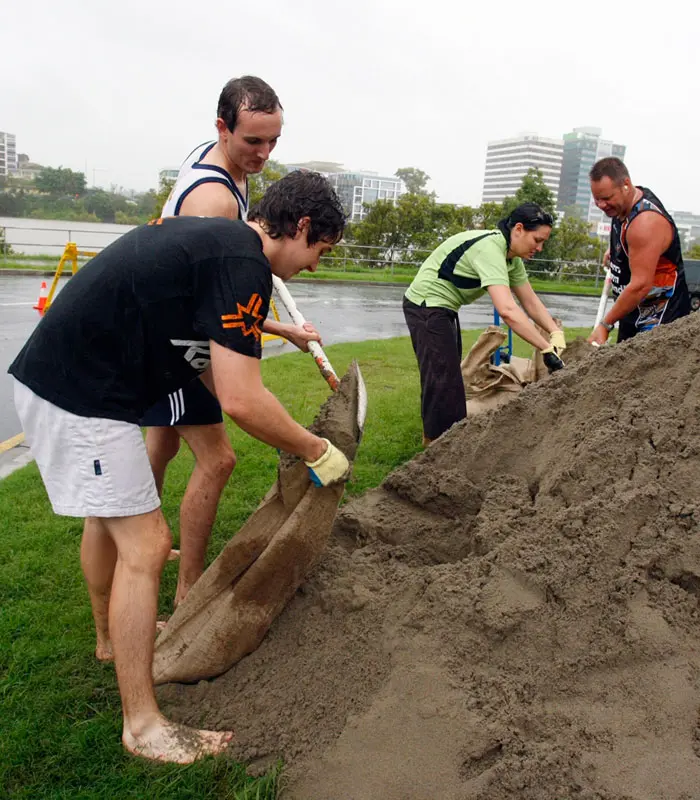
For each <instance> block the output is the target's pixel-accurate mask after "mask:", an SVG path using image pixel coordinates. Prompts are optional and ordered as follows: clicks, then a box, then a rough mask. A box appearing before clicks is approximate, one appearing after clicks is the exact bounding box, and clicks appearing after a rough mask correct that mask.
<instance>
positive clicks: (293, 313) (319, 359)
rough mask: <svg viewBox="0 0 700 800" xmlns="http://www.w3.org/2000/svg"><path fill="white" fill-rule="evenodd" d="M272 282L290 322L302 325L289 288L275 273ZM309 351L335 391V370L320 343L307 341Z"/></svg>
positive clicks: (302, 321)
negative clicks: (290, 319)
mask: <svg viewBox="0 0 700 800" xmlns="http://www.w3.org/2000/svg"><path fill="white" fill-rule="evenodd" d="M272 284H273V286H274V287H275V291H276V292H277V295H278V297H279V299H280V300H281V301H282V305H283V306H284V307H285V308H286V309H287V313H288V314H289V316H290V317H291V318H292V322H293V323H294V324H295V325H303V324H304V323H305V322H306V320H305V319H304V317H303V316H302V314H301V312H300V311H299V309H298V308H297V304H296V303H295V302H294V298H293V297H292V295H291V294H290V293H289V289H287V287H286V286H285V283H284V281H283V280H282V279H281V278H278V277H277V276H276V275H273V276H272ZM309 352H310V353H311V355H312V356H313V357H314V361H315V362H316V366H317V367H318V368H319V369H320V370H321V375H323V377H324V378H325V379H326V381H328V385H329V386H330V387H331V389H333V391H334V392H337V391H338V387H339V386H340V381H339V380H338V376H337V375H336V373H335V370H334V369H333V367H332V366H331V362H330V361H329V360H328V357H327V356H326V354H325V353H324V352H323V348H322V347H321V345H320V344H319V343H318V342H309Z"/></svg>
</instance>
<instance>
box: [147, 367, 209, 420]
mask: <svg viewBox="0 0 700 800" xmlns="http://www.w3.org/2000/svg"><path fill="white" fill-rule="evenodd" d="M222 421H223V415H222V413H221V406H220V405H219V401H218V400H217V399H216V397H214V395H213V394H212V393H211V392H210V391H209V389H207V387H206V386H205V385H204V384H203V383H202V381H200V380H199V378H195V379H194V380H193V381H192V382H191V383H188V384H187V386H183V388H182V389H178V390H177V391H176V392H172V393H171V394H169V395H168V396H167V397H164V398H163V399H162V400H159V401H158V402H157V403H156V404H155V405H152V406H151V407H150V408H149V409H148V411H147V412H146V413H145V414H144V416H143V418H142V419H141V425H142V426H143V427H144V428H161V427H162V428H168V427H171V426H173V425H215V424H216V423H217V422H222Z"/></svg>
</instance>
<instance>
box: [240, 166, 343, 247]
mask: <svg viewBox="0 0 700 800" xmlns="http://www.w3.org/2000/svg"><path fill="white" fill-rule="evenodd" d="M302 217H309V218H310V219H311V225H310V226H309V232H308V242H309V244H310V245H312V244H316V242H318V241H321V240H323V241H324V242H329V243H332V244H335V243H336V242H338V241H339V240H340V238H341V236H342V235H343V230H344V229H345V212H344V211H343V207H342V206H341V204H340V200H338V195H337V194H336V193H335V190H334V189H333V187H332V186H331V185H330V183H329V182H328V181H327V180H326V179H325V178H324V177H323V175H321V174H319V173H318V172H309V171H307V170H295V171H294V172H290V173H289V174H287V175H285V176H284V178H280V180H278V181H276V182H275V183H273V184H272V185H271V186H270V187H269V188H268V190H267V191H266V192H265V194H264V195H263V197H262V199H261V200H260V201H259V202H258V203H256V204H255V206H254V207H253V208H252V209H251V210H250V211H249V212H248V219H249V220H250V221H251V222H259V223H260V224H261V225H262V227H263V228H264V229H265V231H266V232H267V233H268V234H269V235H270V236H271V237H272V238H273V239H279V238H280V237H281V236H290V237H294V236H295V235H296V232H297V224H298V223H299V220H300V219H301V218H302Z"/></svg>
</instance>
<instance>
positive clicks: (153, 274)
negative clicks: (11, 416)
mask: <svg viewBox="0 0 700 800" xmlns="http://www.w3.org/2000/svg"><path fill="white" fill-rule="evenodd" d="M271 292H272V272H271V269H270V263H269V261H268V260H267V259H266V258H265V256H264V255H263V251H262V242H261V240H260V237H259V236H258V235H257V233H256V232H255V231H254V230H252V229H251V228H250V227H248V225H246V223H245V222H240V221H232V220H228V219H224V218H205V217H167V218H165V219H159V220H154V221H153V222H151V223H149V224H148V225H143V226H141V227H139V228H136V229H135V230H133V231H130V232H129V233H127V234H125V235H124V236H122V237H121V238H119V239H118V240H117V241H116V242H114V243H113V244H111V245H110V246H109V247H107V248H106V249H105V250H103V251H102V252H101V253H100V254H99V255H97V256H95V258H93V259H92V260H91V261H90V262H89V263H88V264H87V265H86V266H84V267H83V268H82V269H81V270H80V271H79V272H78V273H77V274H76V275H74V276H73V277H72V278H71V279H70V281H69V282H68V284H67V285H66V287H65V288H64V289H63V290H62V291H61V292H60V294H59V295H58V297H57V298H56V300H55V301H54V302H53V303H52V305H51V307H50V308H49V310H48V312H47V313H46V315H45V316H44V318H43V319H42V320H41V322H40V323H39V325H38V326H37V327H36V329H35V330H34V333H33V334H32V335H31V337H30V338H29V340H28V341H27V343H26V344H25V346H24V347H23V348H22V350H21V352H20V353H19V355H18V356H17V358H16V359H15V360H14V362H13V363H12V365H11V366H10V368H9V372H10V373H11V374H12V375H14V376H15V377H16V378H17V380H19V381H21V382H22V383H24V384H25V385H26V386H28V387H29V388H30V389H31V390H32V391H33V392H34V393H35V394H37V395H39V397H43V398H44V399H45V400H48V401H49V402H50V403H53V404H54V405H56V406H59V407H60V408H63V409H65V410H66V411H70V412H72V413H73V414H78V415H80V416H86V417H107V418H109V419H118V420H124V421H126V422H134V423H137V422H138V421H139V419H140V418H141V416H142V415H143V413H144V411H146V409H147V408H149V407H150V406H151V405H152V404H153V403H154V402H155V401H157V400H160V398H162V397H164V396H165V395H166V394H168V393H169V392H172V391H175V390H176V389H179V388H181V387H182V386H184V385H185V384H186V383H187V382H188V381H190V380H192V379H193V378H195V377H196V376H197V375H198V374H199V373H200V372H202V371H203V370H205V369H206V368H207V367H208V366H209V361H210V356H209V340H210V339H213V340H214V341H215V342H217V343H218V344H221V345H223V346H224V347H228V348H230V349H231V350H235V351H236V352H237V353H242V354H243V355H246V356H252V357H254V358H260V356H261V339H262V324H263V322H264V321H265V318H266V317H267V312H268V308H269V304H270V294H271Z"/></svg>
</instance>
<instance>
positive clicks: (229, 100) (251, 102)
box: [216, 75, 282, 133]
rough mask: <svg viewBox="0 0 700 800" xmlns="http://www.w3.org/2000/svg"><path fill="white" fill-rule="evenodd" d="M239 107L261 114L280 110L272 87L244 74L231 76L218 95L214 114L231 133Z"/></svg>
mask: <svg viewBox="0 0 700 800" xmlns="http://www.w3.org/2000/svg"><path fill="white" fill-rule="evenodd" d="M241 108H247V109H248V111H258V112H260V113H262V114H274V113H275V111H277V109H278V108H279V109H280V110H282V105H281V104H280V101H279V97H277V95H276V94H275V91H274V89H273V88H272V87H271V86H268V84H266V83H265V81H264V80H262V79H261V78H256V77H254V76H253V75H244V76H243V77H242V78H232V79H231V80H230V81H229V82H228V83H227V84H226V86H224V88H223V89H222V90H221V94H220V95H219V106H218V108H217V111H216V115H217V116H218V117H221V119H222V120H223V121H224V122H225V123H226V127H227V128H228V129H229V130H230V131H231V132H232V133H233V129H234V128H235V127H236V122H238V112H239V111H240V110H241Z"/></svg>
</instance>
